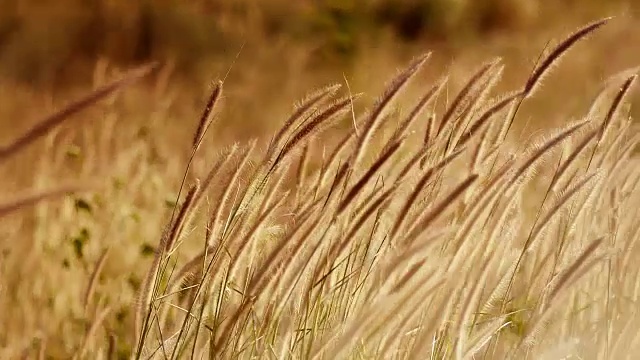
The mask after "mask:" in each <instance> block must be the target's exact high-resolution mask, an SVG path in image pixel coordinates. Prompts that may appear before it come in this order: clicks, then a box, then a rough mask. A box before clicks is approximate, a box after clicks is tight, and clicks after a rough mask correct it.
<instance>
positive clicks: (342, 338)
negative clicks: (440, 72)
mask: <svg viewBox="0 0 640 360" xmlns="http://www.w3.org/2000/svg"><path fill="white" fill-rule="evenodd" d="M607 21H608V20H607V19H605V20H602V21H598V22H594V23H592V24H588V25H586V26H585V27H583V28H581V29H578V30H577V31H576V32H574V33H572V34H570V35H569V36H568V37H566V39H565V40H564V41H561V42H560V43H559V44H558V45H557V46H556V47H554V48H551V49H550V51H548V52H547V53H545V54H543V56H542V57H541V59H540V61H539V62H538V66H537V67H536V68H535V69H534V70H533V71H532V73H531V76H530V77H529V79H528V80H527V81H526V83H525V84H524V85H523V86H522V88H520V89H515V90H514V91H513V92H509V93H506V94H493V88H494V86H495V85H496V83H497V82H498V81H499V79H500V76H501V74H502V69H503V66H502V64H501V62H500V61H499V60H495V61H491V62H488V63H487V64H484V65H482V66H481V67H479V69H478V71H476V72H475V73H474V74H473V75H472V76H471V77H470V78H469V81H468V82H467V83H466V85H465V86H464V87H463V88H462V89H461V90H460V91H459V93H458V95H457V96H454V97H452V99H453V100H452V101H450V102H446V103H444V104H443V101H442V99H443V98H444V96H439V95H440V94H441V93H442V92H443V91H444V88H445V86H444V83H437V84H435V85H433V86H426V87H425V92H424V94H423V95H422V96H420V97H419V98H418V99H417V101H416V103H415V106H414V107H412V108H409V109H406V111H405V109H403V111H399V112H398V111H396V112H393V111H390V110H391V108H392V106H393V104H394V100H396V99H397V97H398V96H400V95H401V94H402V91H403V90H404V89H405V87H406V86H407V84H408V83H409V82H411V81H413V80H415V79H416V75H417V74H418V72H419V71H420V69H421V68H422V67H424V66H428V65H427V64H428V55H425V56H421V57H419V58H417V59H416V60H415V61H413V62H412V63H411V64H410V65H409V66H408V67H407V68H406V69H405V70H403V71H401V72H399V74H398V75H396V76H395V77H394V78H393V79H391V81H390V82H389V86H388V87H387V90H386V91H385V92H384V93H383V94H382V95H381V97H380V98H379V100H378V101H377V102H375V103H374V104H373V105H372V107H371V109H370V110H369V111H368V112H366V113H363V114H357V113H355V112H354V108H353V102H354V101H357V99H355V96H352V95H350V94H348V95H344V96H340V95H339V92H340V89H339V87H338V86H330V87H327V88H324V89H321V90H319V91H317V92H314V93H312V94H310V95H309V96H308V97H306V98H305V99H304V100H303V101H301V102H300V103H299V104H298V106H297V108H296V110H295V111H294V113H293V115H292V116H291V117H290V118H289V119H287V120H286V122H285V123H284V125H283V127H282V129H281V131H279V132H278V133H277V134H276V135H275V136H274V137H273V138H271V140H270V142H269V144H260V143H258V142H257V141H255V142H251V143H250V144H248V145H247V146H241V145H235V146H233V147H231V148H228V149H226V150H223V151H222V152H221V154H220V156H219V159H217V160H215V161H214V162H213V163H212V164H210V166H209V169H207V170H206V171H203V169H201V168H199V167H197V166H195V163H196V162H197V161H198V159H199V158H200V157H202V156H204V154H203V151H204V150H203V149H205V148H206V147H205V146H204V144H205V143H206V142H207V141H209V140H207V136H206V132H207V129H209V127H210V125H211V122H212V119H213V118H214V117H215V116H216V114H215V109H217V108H218V102H219V100H220V99H221V98H222V97H223V84H222V83H218V84H217V85H216V86H215V87H214V90H213V92H212V95H211V97H210V99H209V102H208V103H207V105H206V110H205V111H204V113H203V115H202V117H201V120H200V123H199V124H198V127H197V130H196V134H195V136H194V140H193V142H192V147H191V153H190V156H189V157H188V160H187V162H186V163H185V164H184V174H185V175H184V177H183V181H182V185H181V188H180V189H179V192H178V194H179V196H178V197H179V200H180V201H179V203H178V204H176V205H175V207H174V208H173V209H172V211H171V212H170V213H169V214H168V216H169V221H168V223H167V225H166V227H165V229H164V230H163V232H162V234H161V236H160V237H159V238H158V239H157V243H156V245H155V246H154V247H153V256H152V258H153V259H152V261H151V265H150V266H149V267H148V270H147V271H146V275H145V276H144V277H143V281H142V283H141V284H140V286H139V287H138V290H137V297H136V298H137V300H136V301H135V303H133V304H131V307H130V308H131V311H132V312H133V315H132V316H128V317H126V319H129V320H130V321H129V322H127V326H126V327H121V328H117V330H114V325H113V321H111V322H110V321H109V320H108V319H109V317H110V316H113V315H112V313H113V312H114V308H113V305H112V304H110V303H109V302H108V301H107V300H108V299H113V297H114V294H109V293H102V294H100V292H99V291H98V290H96V282H97V281H98V279H99V277H100V275H99V274H100V273H101V272H103V271H105V270H104V268H105V262H106V261H108V259H107V256H108V255H109V254H111V252H113V250H115V249H114V248H113V247H111V248H110V250H108V251H109V252H107V251H106V250H105V251H104V252H101V253H100V256H99V257H97V261H96V262H95V264H94V265H93V266H92V267H91V271H89V276H88V278H89V282H88V286H87V287H86V289H85V291H83V292H82V294H83V304H84V305H83V306H84V308H85V309H87V308H89V306H88V305H89V304H93V306H92V307H91V308H92V311H93V314H90V315H89V316H88V319H89V320H88V323H87V324H86V326H85V331H84V332H83V336H82V338H81V339H78V340H77V341H71V342H70V343H71V344H72V345H71V346H69V349H67V350H68V352H67V353H66V354H68V355H71V354H74V356H75V357H76V358H98V357H100V358H115V356H117V355H119V356H120V357H124V358H127V357H132V358H135V359H149V358H159V359H164V358H170V359H178V358H197V359H201V358H210V359H217V358H225V359H226V358H228V359H236V358H247V359H250V358H278V359H280V358H305V359H306V358H313V359H320V358H322V359H336V358H338V359H339V358H356V359H360V358H399V359H424V358H433V359H445V358H456V359H480V358H482V359H503V358H515V359H520V358H549V359H556V358H567V357H569V356H577V357H579V358H611V359H620V358H625V357H628V356H630V354H633V353H634V350H638V349H640V348H639V347H638V339H637V336H636V334H637V327H636V326H634V324H635V323H636V321H635V320H637V317H636V316H637V315H636V313H637V311H636V309H637V302H638V296H640V294H639V293H638V286H637V284H638V281H637V280H636V277H637V275H638V273H639V272H640V268H639V267H638V266H637V264H636V263H635V262H634V261H633V259H634V257H635V256H637V255H638V250H637V249H636V242H637V239H638V236H639V235H640V226H638V224H637V223H636V221H635V218H636V215H637V208H638V206H637V204H638V203H639V201H640V199H639V198H638V197H639V194H638V191H636V187H637V183H638V181H639V180H640V173H638V170H637V168H636V166H637V159H636V158H634V156H633V154H634V149H635V146H636V144H637V141H638V139H639V138H638V136H637V133H636V132H635V130H634V127H633V124H632V122H631V119H630V118H629V117H628V116H627V113H626V110H627V109H626V107H625V105H624V104H625V97H626V96H627V95H628V94H629V92H630V91H631V90H632V86H633V84H634V82H635V79H636V77H637V75H636V73H634V72H629V71H626V72H623V73H621V74H618V75H616V76H614V77H612V78H611V79H610V80H609V81H608V82H606V83H605V86H604V87H603V89H602V91H601V93H600V94H599V95H598V97H597V98H596V100H595V101H594V106H593V107H592V108H591V109H587V111H586V112H585V116H584V117H580V118H579V120H576V121H572V122H568V123H567V125H566V126H564V127H562V128H558V129H554V130H552V131H550V132H549V133H548V134H547V135H546V136H543V137H540V138H536V139H534V140H533V141H531V142H530V143H522V142H515V143H514V142H513V141H512V140H513V139H514V136H513V134H511V125H512V123H513V122H514V121H515V120H517V118H518V109H519V107H520V106H521V104H522V103H523V102H526V101H527V99H529V98H530V97H532V96H535V92H536V90H538V89H539V85H540V81H541V79H542V78H543V77H544V76H546V75H548V73H549V71H550V70H551V69H552V68H553V67H555V66H556V65H557V64H558V63H559V61H560V58H561V57H562V56H563V55H564V54H565V53H567V52H568V51H569V50H570V49H571V47H572V45H573V44H574V43H575V42H577V41H578V40H581V39H582V38H584V37H586V36H587V35H589V34H590V33H592V32H593V31H595V30H597V29H598V28H599V27H601V26H603V25H604V24H605V23H606V22H607ZM439 105H440V106H439ZM442 107H444V111H439V110H438V109H440V108H442ZM437 110H438V111H437ZM218 121H223V120H218ZM339 123H345V124H349V125H350V126H351V128H350V130H344V131H339V130H332V131H331V134H336V133H337V134H340V136H341V138H340V139H338V140H337V141H335V142H331V143H335V144H336V145H335V147H334V148H333V149H329V150H327V151H324V150H325V149H324V148H325V147H326V146H324V144H323V141H324V139H326V137H327V130H328V129H330V128H332V127H334V126H335V125H337V124H339ZM262 146H264V150H260V149H262V148H261V147H262ZM320 150H322V151H320ZM319 154H322V156H320V155H319ZM315 161H317V162H318V163H319V164H318V165H317V166H311V165H310V164H311V163H314V162H315ZM109 256H110V258H113V255H109ZM3 276H6V275H3ZM111 291H115V290H111ZM91 298H96V299H98V301H92V300H91ZM45 320H46V319H45ZM103 324H105V325H103ZM103 327H104V328H105V329H106V331H102V328H103ZM100 333H105V334H110V335H109V336H108V337H107V338H105V339H106V340H103V339H102V338H101V337H99V336H98V335H97V334H100ZM5 336H7V335H5ZM133 340H134V341H133ZM123 344H124V345H123ZM37 350H38V351H41V352H42V353H43V354H45V353H47V348H46V342H43V343H41V345H40V346H39V347H38V348H37Z"/></svg>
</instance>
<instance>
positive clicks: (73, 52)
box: [0, 0, 640, 137]
mask: <svg viewBox="0 0 640 360" xmlns="http://www.w3.org/2000/svg"><path fill="white" fill-rule="evenodd" d="M0 4H1V5H0V88H1V89H0V121H1V122H2V123H11V124H12V125H14V126H18V127H20V126H21V125H19V124H18V123H23V122H27V123H28V122H29V121H30V120H29V119H31V118H32V117H33V116H36V115H42V112H43V111H46V107H47V106H55V105H59V104H61V103H62V102H63V101H64V100H65V99H68V98H69V97H72V96H73V95H74V94H77V92H82V91H87V90H88V89H90V87H91V85H92V84H95V83H96V81H97V80H96V77H97V76H98V75H97V74H98V73H102V76H103V77H104V78H107V79H109V78H112V77H113V74H114V72H117V70H118V69H120V70H122V69H126V68H129V67H132V66H134V65H137V64H140V63H144V62H147V61H151V60H159V61H162V62H163V64H165V65H164V69H165V70H166V71H165V73H166V76H165V84H164V86H165V87H166V89H164V90H163V91H164V92H165V93H166V92H169V93H171V94H173V97H172V99H173V100H172V101H173V102H174V103H175V107H171V108H172V109H173V110H172V111H175V112H177V113H178V114H182V115H186V113H189V111H190V110H195V109H193V108H194V107H196V106H197V104H200V103H202V101H203V98H204V97H205V96H206V92H207V90H208V89H209V88H210V84H211V82H212V81H213V80H216V79H219V78H223V77H226V84H225V85H227V87H226V89H227V93H226V94H227V99H228V105H227V106H228V111H229V112H230V113H229V116H232V117H243V118H244V120H245V121H242V122H239V123H237V124H236V125H235V126H229V127H225V128H224V129H221V131H222V132H223V133H224V134H227V132H228V135H233V136H239V137H247V136H256V135H260V134H263V133H264V131H266V130H271V129H272V126H271V125H270V124H272V121H271V120H272V119H264V116H265V114H271V115H272V116H273V117H274V118H281V117H282V116H283V114H285V113H286V112H288V111H289V110H290V108H291V107H290V106H291V104H292V103H293V102H294V101H295V100H297V99H299V98H300V97H301V96H302V95H304V93H305V92H307V91H309V90H311V89H313V88H317V87H319V86H322V85H326V84H328V83H334V82H344V81H345V79H347V81H349V83H350V86H351V87H352V90H353V91H364V92H366V94H367V95H369V96H373V95H375V94H376V92H377V91H378V90H379V89H380V88H381V87H382V86H383V85H384V82H385V81H386V79H388V78H389V77H390V76H391V75H393V73H394V71H395V70H396V69H397V68H399V66H401V65H402V64H404V63H406V62H407V61H408V60H409V59H410V58H411V57H413V56H416V55H418V54H420V53H423V52H425V51H433V52H434V59H435V60H434V61H433V62H432V65H431V66H429V69H428V70H427V72H431V77H432V78H435V77H437V76H440V75H442V74H444V73H447V72H448V73H451V75H452V77H453V78H454V80H453V81H452V84H455V78H456V76H455V75H456V74H457V73H460V74H461V75H462V76H464V75H468V73H469V72H471V71H473V69H474V67H476V66H478V65H480V64H481V63H482V62H484V61H487V60H490V59H491V58H492V57H494V56H501V57H503V58H504V60H505V63H506V64H507V69H506V72H505V86H506V87H508V86H509V84H516V83H520V82H522V81H523V79H525V78H526V76H527V74H528V71H529V70H530V69H531V67H532V66H533V63H534V61H535V60H536V58H537V56H538V54H539V53H540V52H541V51H542V50H543V49H544V47H545V45H546V44H547V42H548V41H549V40H552V39H558V38H561V37H562V36H564V35H565V34H566V33H568V32H570V31H573V30H574V29H575V28H576V27H578V26H580V25H583V24H584V23H586V22H589V21H592V20H595V19H598V18H601V17H604V16H609V15H614V16H616V17H617V19H616V20H615V22H613V23H612V24H610V25H608V26H607V28H606V29H605V30H604V31H601V32H598V34H597V35H596V36H594V37H592V39H590V41H588V42H586V44H581V45H580V47H579V49H577V50H575V51H574V52H572V53H571V55H570V56H569V57H568V59H566V62H567V63H568V64H566V63H565V65H564V66H562V70H561V71H557V72H556V74H555V75H554V76H553V77H552V78H550V79H549V83H550V85H549V86H548V87H549V88H551V89H552V90H551V91H547V92H545V94H544V95H542V99H541V100H540V101H541V104H544V107H550V108H551V109H553V111H551V112H549V113H544V111H543V114H541V115H546V116H549V117H551V114H553V113H557V112H558V108H557V107H555V106H556V105H557V106H564V107H568V108H576V107H577V106H580V105H581V103H580V100H577V99H582V98H584V95H585V92H586V91H590V90H593V87H591V86H592V85H593V84H597V83H599V82H600V81H601V80H602V79H603V78H604V77H606V75H608V74H611V73H612V72H615V71H618V70H621V69H624V68H625V67H629V66H634V65H636V64H638V63H640V61H638V60H640V55H638V54H640V52H639V51H638V50H640V48H639V46H640V45H638V44H640V41H638V40H640V26H638V25H640V22H639V20H638V16H639V14H640V13H639V11H640V3H639V2H638V1H633V0H607V1H602V0H314V1H311V0H295V1H291V0H192V1H183V0H137V1H132V0H0ZM240 49H242V51H240ZM236 57H237V61H235V60H234V59H235V58H236ZM230 68H231V71H229V70H230ZM227 73H228V74H227ZM568 80H570V81H568ZM156 85H157V83H156ZM274 90H277V91H274ZM557 94H565V95H566V94H574V95H575V96H570V98H566V97H565V98H563V99H557ZM157 100H158V99H155V101H157ZM585 100H586V101H587V102H588V100H589V99H585ZM142 101H144V102H146V101H150V99H138V101H137V103H138V104H139V103H140V102H142ZM165 101H166V99H165ZM541 107H542V106H541ZM180 108H181V109H182V110H180ZM256 110H257V113H258V114H260V118H255V114H256ZM540 110H542V109H540ZM185 112H186V113H185ZM36 117H37V116H36ZM549 120H550V121H554V119H549ZM229 123H231V122H229ZM276 126H277V125H276Z"/></svg>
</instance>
